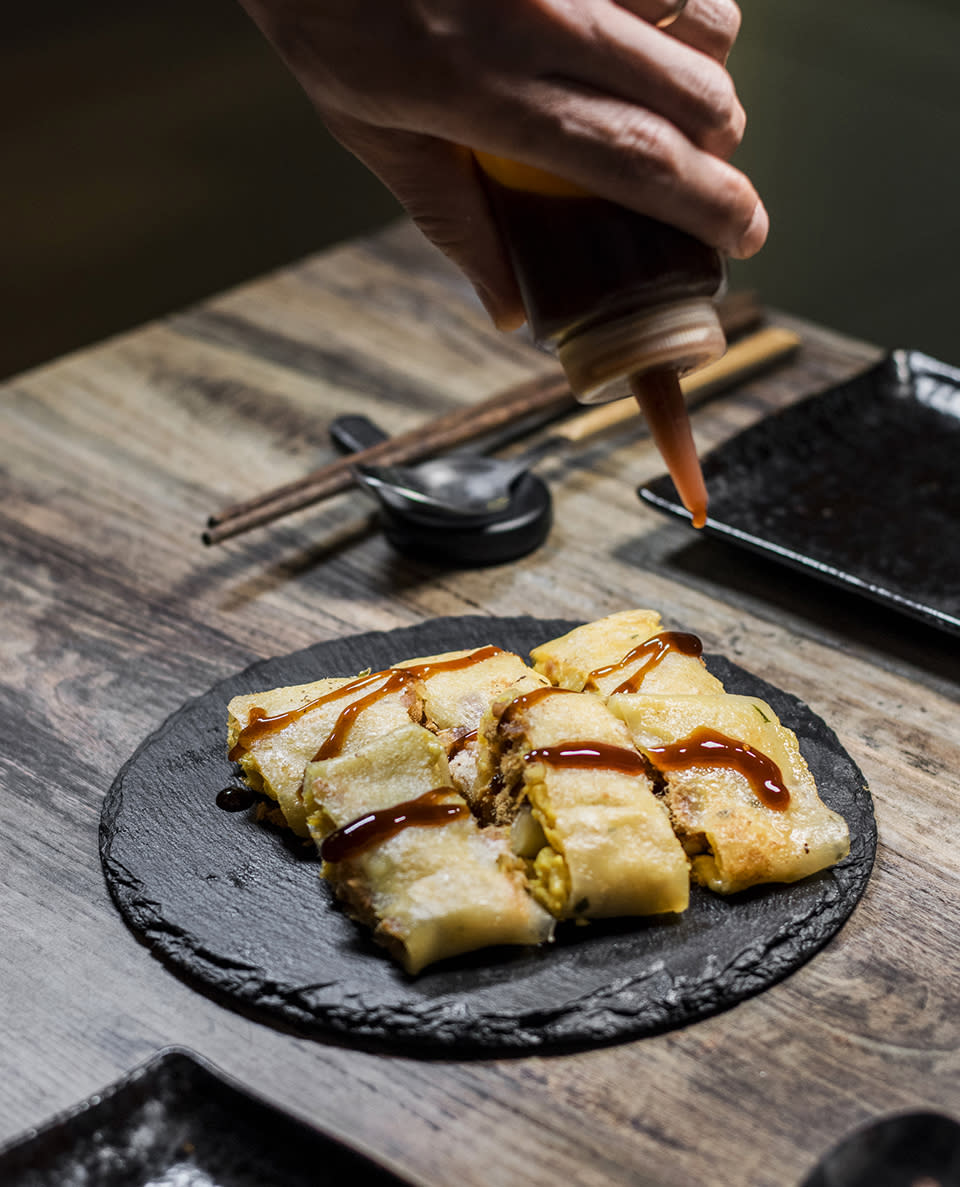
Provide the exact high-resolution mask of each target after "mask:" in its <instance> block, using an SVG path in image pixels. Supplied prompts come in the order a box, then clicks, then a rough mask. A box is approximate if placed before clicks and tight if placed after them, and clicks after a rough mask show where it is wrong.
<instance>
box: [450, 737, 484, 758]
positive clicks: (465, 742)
mask: <svg viewBox="0 0 960 1187" xmlns="http://www.w3.org/2000/svg"><path fill="white" fill-rule="evenodd" d="M478 733H479V731H478V730H467V731H466V733H463V734H460V736H459V737H457V738H454V739H453V741H452V742H451V743H450V749H449V750H448V751H447V758H448V759H449V758H455V757H456V756H457V755H458V754H459V753H460V751H461V750H466V748H467V747H468V746H469V745H470V744H471V743H472V742H476V740H477V734H478Z"/></svg>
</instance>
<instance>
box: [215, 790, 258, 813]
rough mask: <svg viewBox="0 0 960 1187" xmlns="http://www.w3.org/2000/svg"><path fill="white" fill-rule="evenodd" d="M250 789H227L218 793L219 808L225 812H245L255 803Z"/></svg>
mask: <svg viewBox="0 0 960 1187" xmlns="http://www.w3.org/2000/svg"><path fill="white" fill-rule="evenodd" d="M254 798H255V797H254V794H253V792H252V791H251V790H250V788H249V787H225V788H223V790H222V791H218V792H217V807H218V808H222V809H223V810H224V812H243V811H244V810H245V809H246V808H249V807H250V806H251V804H252V803H253V801H254Z"/></svg>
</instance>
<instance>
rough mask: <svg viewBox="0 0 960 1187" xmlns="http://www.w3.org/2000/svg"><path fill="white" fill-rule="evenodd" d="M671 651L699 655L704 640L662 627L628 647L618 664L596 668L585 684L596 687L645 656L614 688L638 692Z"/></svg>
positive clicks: (617, 690) (614, 693) (614, 692)
mask: <svg viewBox="0 0 960 1187" xmlns="http://www.w3.org/2000/svg"><path fill="white" fill-rule="evenodd" d="M671 651H677V652H679V653H680V654H681V655H690V656H695V657H699V656H701V655H702V654H703V644H702V643H701V642H700V640H699V639H698V638H697V636H696V635H690V634H687V632H686V631H660V632H659V633H658V634H656V635H651V636H650V638H649V639H645V640H644V641H643V642H642V643H641V644H640V645H639V646H638V647H634V648H633V650H632V651H628V652H627V654H626V655H625V656H624V657H623V659H619V660H617V662H616V663H615V664H607V665H606V667H603V668H595V669H594V670H593V671H592V672H591V673H590V675H589V676H588V677H587V682H586V684H585V685H584V688H591V687H593V688H596V687H597V681H598V680H602V679H603V678H604V677H605V676H612V675H613V674H614V672H620V671H622V670H623V669H624V668H628V667H629V666H630V665H631V664H633V663H636V661H637V660H642V661H643V662H642V664H641V666H640V667H639V668H638V669H637V670H636V671H635V672H634V673H633V675H632V676H630V677H629V678H628V679H626V680H624V682H623V683H622V684H618V685H617V687H616V688H615V689H614V690H613V695H616V694H617V693H619V692H636V691H637V689H638V688H639V687H640V685H641V684H642V683H643V681H644V679H645V678H646V677H647V676H648V675H649V674H650V673H651V672H652V671H653V669H654V668H655V667H657V665H658V664H660V663H662V661H663V660H664V659H665V658H666V657H667V656H668V655H669V654H670V652H671Z"/></svg>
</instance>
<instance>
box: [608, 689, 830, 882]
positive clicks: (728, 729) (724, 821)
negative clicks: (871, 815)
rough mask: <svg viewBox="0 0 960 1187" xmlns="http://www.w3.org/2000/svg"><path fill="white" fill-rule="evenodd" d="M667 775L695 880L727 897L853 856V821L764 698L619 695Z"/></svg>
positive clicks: (635, 733)
mask: <svg viewBox="0 0 960 1187" xmlns="http://www.w3.org/2000/svg"><path fill="white" fill-rule="evenodd" d="M607 704H608V705H609V707H610V709H611V711H612V712H613V713H615V714H616V715H617V716H618V717H620V718H621V719H622V720H623V721H624V722H625V723H626V726H627V728H628V729H629V731H630V735H631V737H632V739H633V741H634V743H635V744H636V745H637V746H638V747H639V749H640V750H641V751H642V752H643V753H644V754H646V755H647V756H648V758H649V759H650V761H651V763H652V764H653V765H654V766H655V767H657V768H658V770H660V771H661V773H662V777H663V780H664V785H665V795H664V800H665V802H666V804H667V806H668V808H669V809H670V815H671V818H672V820H673V826H674V828H675V829H676V831H677V834H678V836H679V837H680V839H681V840H682V841H683V844H684V847H685V848H686V850H687V852H688V853H689V854H690V856H691V859H692V863H693V875H694V877H695V878H696V879H697V881H698V882H700V883H701V884H702V885H704V886H708V887H709V888H710V889H711V890H715V891H717V892H719V893H720V894H732V893H734V892H736V891H738V890H744V889H746V888H747V887H748V886H754V885H756V884H758V883H761V882H795V881H797V880H798V879H800V878H805V877H807V875H808V874H813V873H815V872H816V871H817V870H822V869H825V868H826V867H828V866H831V865H834V864H835V863H836V862H838V861H840V860H841V858H843V857H845V856H846V855H847V853H848V852H849V849H850V837H849V832H848V829H847V825H846V821H845V820H844V819H843V817H842V816H839V815H838V814H837V813H836V812H833V811H831V809H829V808H828V807H827V806H826V805H825V804H824V803H823V801H822V800H821V799H820V796H819V795H818V794H817V788H816V784H815V782H814V779H813V776H812V775H811V773H810V770H809V768H808V767H807V764H806V763H805V762H804V760H803V757H802V755H801V754H800V748H799V746H798V744H797V739H796V735H795V734H794V733H793V732H792V731H791V730H789V729H787V728H786V727H785V726H783V725H782V724H781V723H780V721H779V720H778V719H777V716H776V714H775V713H774V712H773V710H772V709H771V708H770V706H769V705H768V704H767V703H766V702H765V701H761V700H758V699H757V698H756V697H748V696H734V695H728V694H720V695H716V696H655V695H650V694H646V693H642V694H638V695H620V696H612V697H610V698H609V700H608V701H607Z"/></svg>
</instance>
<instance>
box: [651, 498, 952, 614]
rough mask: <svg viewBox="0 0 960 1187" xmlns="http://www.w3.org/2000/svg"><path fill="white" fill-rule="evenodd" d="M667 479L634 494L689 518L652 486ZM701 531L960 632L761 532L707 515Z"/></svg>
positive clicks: (928, 610) (923, 608) (922, 608)
mask: <svg viewBox="0 0 960 1187" xmlns="http://www.w3.org/2000/svg"><path fill="white" fill-rule="evenodd" d="M669 481H670V476H669V475H668V474H663V475H661V476H660V477H659V478H656V479H654V480H653V482H652V483H651V484H650V485H647V486H641V487H638V488H637V494H638V495H639V497H640V498H641V499H642V500H643V501H644V502H645V503H647V504H648V505H649V506H651V507H653V508H654V509H655V510H657V511H661V512H663V513H664V514H665V515H672V516H675V517H676V518H678V519H685V520H687V521H688V522H689V521H690V512H689V511H688V510H687V509H686V507H684V506H683V504H682V503H680V502H679V501H678V500H674V499H670V498H667V497H665V496H663V495H660V494H658V493H657V492H656V491H655V490H653V489H652V486H653V484H654V483H656V484H657V485H660V484H663V485H664V486H666V484H667V483H668V482H669ZM702 531H704V532H705V533H707V534H708V535H710V536H713V537H715V538H717V539H720V540H724V541H726V542H728V543H729V542H731V541H732V542H733V543H734V544H736V545H739V546H742V547H744V548H748V549H750V551H751V552H755V553H757V554H758V555H759V556H763V557H766V558H767V559H768V560H770V559H772V560H775V561H778V562H780V563H782V564H784V565H787V566H789V567H790V568H793V569H796V570H798V571H799V572H802V573H813V574H815V575H816V576H817V577H819V578H821V579H822V580H823V581H827V582H829V583H830V584H831V585H834V586H836V587H838V588H840V589H845V590H847V591H848V592H849V591H851V590H852V591H853V592H855V593H858V594H861V595H862V596H863V597H867V598H870V599H871V600H872V601H874V602H876V603H878V605H881V606H885V607H886V608H887V609H888V610H890V609H894V610H899V611H901V612H902V613H904V614H909V615H910V616H911V617H912V618H916V619H918V620H919V621H920V622H924V623H926V624H927V625H928V626H934V627H937V628H938V629H940V630H943V631H947V632H948V633H950V634H960V618H953V617H952V616H951V615H949V614H944V613H943V612H942V611H939V610H935V609H934V608H933V607H932V606H927V605H925V604H924V603H923V602H913V601H911V600H910V599H909V598H905V597H903V596H902V595H901V594H897V593H894V592H893V591H892V590H888V589H883V588H881V587H880V586H877V585H871V584H870V582H868V581H863V580H861V579H860V578H859V577H857V576H856V575H855V574H853V573H847V572H845V571H844V570H843V569H838V568H836V567H835V566H833V565H828V564H826V563H825V562H824V561H818V560H816V559H815V558H814V557H811V556H805V555H804V554H803V553H802V552H795V551H793V550H792V549H789V548H784V547H782V546H781V545H778V544H774V543H772V542H771V541H769V540H765V539H763V538H762V537H760V536H754V535H752V534H751V533H750V532H745V531H743V530H742V529H740V528H735V527H732V526H731V525H730V524H727V523H723V522H721V521H718V520H715V519H711V518H710V517H709V515H708V516H707V522H706V524H704V526H703V528H702Z"/></svg>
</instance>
